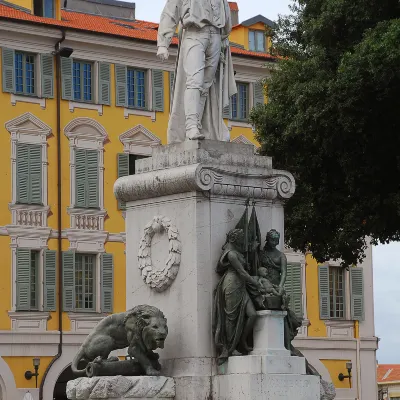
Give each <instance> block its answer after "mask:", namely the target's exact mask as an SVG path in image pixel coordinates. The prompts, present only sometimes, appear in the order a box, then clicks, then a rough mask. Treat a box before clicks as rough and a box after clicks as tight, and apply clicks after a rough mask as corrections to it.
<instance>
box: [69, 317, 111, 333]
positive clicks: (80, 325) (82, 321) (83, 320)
mask: <svg viewBox="0 0 400 400" xmlns="http://www.w3.org/2000/svg"><path fill="white" fill-rule="evenodd" d="M106 316H107V314H101V313H73V312H70V313H68V318H69V319H70V321H71V332H79V333H80V332H82V333H88V332H90V331H91V330H92V329H93V328H94V327H95V326H96V325H97V324H98V323H99V322H100V321H101V320H102V319H103V318H105V317H106Z"/></svg>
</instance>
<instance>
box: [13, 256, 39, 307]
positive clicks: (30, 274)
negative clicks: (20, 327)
mask: <svg viewBox="0 0 400 400" xmlns="http://www.w3.org/2000/svg"><path fill="white" fill-rule="evenodd" d="M38 275H39V251H35V250H29V249H18V251H17V293H18V294H17V310H30V311H35V310H38V281H39V277H38Z"/></svg>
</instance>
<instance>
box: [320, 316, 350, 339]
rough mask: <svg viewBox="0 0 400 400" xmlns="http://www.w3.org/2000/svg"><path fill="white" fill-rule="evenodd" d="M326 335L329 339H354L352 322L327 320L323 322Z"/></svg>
mask: <svg viewBox="0 0 400 400" xmlns="http://www.w3.org/2000/svg"><path fill="white" fill-rule="evenodd" d="M324 322H325V325H326V333H327V336H328V337H330V338H348V339H353V338H354V321H347V320H328V321H324Z"/></svg>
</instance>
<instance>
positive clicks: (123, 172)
mask: <svg viewBox="0 0 400 400" xmlns="http://www.w3.org/2000/svg"><path fill="white" fill-rule="evenodd" d="M147 157H149V156H141V155H137V154H127V153H120V154H118V159H117V163H118V165H117V167H118V178H121V177H123V176H128V175H135V173H136V166H135V161H136V160H140V159H141V158H147ZM118 209H119V210H125V203H124V202H122V201H120V200H118Z"/></svg>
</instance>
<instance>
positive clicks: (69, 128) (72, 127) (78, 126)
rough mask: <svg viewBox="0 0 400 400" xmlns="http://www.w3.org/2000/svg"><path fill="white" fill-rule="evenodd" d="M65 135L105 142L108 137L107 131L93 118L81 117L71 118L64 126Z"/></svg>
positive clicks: (70, 137)
mask: <svg viewBox="0 0 400 400" xmlns="http://www.w3.org/2000/svg"><path fill="white" fill-rule="evenodd" d="M64 133H65V135H66V136H67V137H68V138H69V139H72V138H78V139H84V140H92V141H101V142H103V143H104V142H105V141H106V140H107V139H108V135H107V131H106V130H105V129H104V127H103V125H101V124H100V123H99V122H97V121H96V120H95V119H92V118H87V117H82V118H75V119H73V120H72V121H71V122H70V123H69V124H68V125H66V127H65V128H64Z"/></svg>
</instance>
